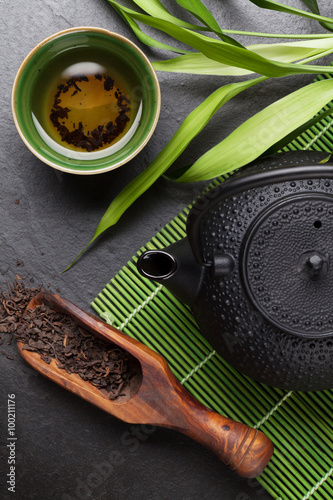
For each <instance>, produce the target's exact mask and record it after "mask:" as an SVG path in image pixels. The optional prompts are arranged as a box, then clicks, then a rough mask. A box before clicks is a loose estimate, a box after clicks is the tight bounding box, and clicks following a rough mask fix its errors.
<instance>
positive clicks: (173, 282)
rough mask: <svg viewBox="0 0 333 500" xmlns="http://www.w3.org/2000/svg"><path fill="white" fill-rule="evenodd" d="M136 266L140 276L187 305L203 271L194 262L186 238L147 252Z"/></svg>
mask: <svg viewBox="0 0 333 500" xmlns="http://www.w3.org/2000/svg"><path fill="white" fill-rule="evenodd" d="M137 267H138V270H139V272H140V273H141V274H142V275H143V276H145V277H146V278H149V279H151V280H153V281H156V282H157V283H160V284H162V285H164V286H165V287H166V288H167V289H168V290H169V291H170V292H171V293H172V294H173V295H175V297H176V298H177V299H178V300H180V301H181V302H184V303H185V304H188V305H191V304H192V302H193V301H194V300H195V297H196V295H197V293H198V291H199V289H200V285H201V281H202V277H203V273H204V270H205V268H204V267H203V266H201V265H200V264H198V263H197V262H196V260H195V258H194V255H193V252H192V249H191V247H190V244H189V242H188V239H187V238H184V239H182V240H180V241H178V242H177V243H173V244H172V245H170V246H169V247H166V248H165V249H163V250H147V251H146V252H144V253H143V254H142V255H141V256H140V257H139V259H138V262H137Z"/></svg>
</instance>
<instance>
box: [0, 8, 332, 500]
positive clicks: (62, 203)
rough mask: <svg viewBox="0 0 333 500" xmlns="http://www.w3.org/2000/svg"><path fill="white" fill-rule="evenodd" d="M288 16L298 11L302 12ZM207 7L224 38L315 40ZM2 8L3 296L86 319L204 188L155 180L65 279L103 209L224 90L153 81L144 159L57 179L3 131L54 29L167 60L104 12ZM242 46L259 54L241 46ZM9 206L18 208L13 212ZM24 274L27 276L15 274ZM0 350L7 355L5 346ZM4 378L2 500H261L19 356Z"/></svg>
mask: <svg viewBox="0 0 333 500" xmlns="http://www.w3.org/2000/svg"><path fill="white" fill-rule="evenodd" d="M285 3H288V4H289V5H293V6H295V7H302V3H301V2H300V1H299V0H289V1H288V2H285ZM167 4H168V5H170V6H171V9H172V11H173V12H174V13H176V14H177V13H178V14H179V13H180V12H181V9H180V8H179V7H178V6H177V5H176V4H175V2H172V1H169V2H167ZM319 4H320V6H321V9H322V13H323V14H326V15H328V16H332V15H333V8H332V4H331V1H330V0H324V1H323V0H322V1H320V2H319ZM206 5H207V6H209V7H210V8H211V10H212V12H213V13H214V15H215V16H216V18H217V19H218V21H219V22H220V25H221V26H222V27H224V28H225V29H228V28H229V29H232V28H233V29H246V30H250V31H262V32H265V31H270V32H284V33H292V32H295V33H296V32H299V33H310V32H324V30H323V29H322V28H321V26H319V25H318V24H317V23H316V22H315V21H310V20H307V19H303V18H299V17H295V16H288V15H285V14H282V13H272V12H269V11H266V10H261V9H259V8H258V7H256V6H255V5H253V4H251V3H250V2H249V1H248V0H224V1H220V0H206ZM0 8H1V11H0V19H1V34H2V37H1V66H0V68H1V94H0V99H1V101H0V104H1V108H0V109H1V114H0V117H1V121H0V127H1V129H0V131H1V132H0V137H1V158H0V162H1V163H0V168H1V176H0V183H1V184H0V185H1V196H0V220H1V231H0V241H1V250H0V285H1V287H2V288H6V281H7V280H8V281H9V282H12V281H13V280H14V278H15V276H16V274H19V275H20V277H21V278H22V279H23V280H25V281H29V280H30V279H31V278H34V280H35V284H39V283H43V284H44V286H46V287H48V288H49V289H50V290H52V291H55V290H58V291H59V292H60V294H61V295H62V296H63V297H66V298H67V299H69V300H71V301H73V302H75V303H76V304H78V305H79V306H81V307H83V308H85V309H88V310H89V308H90V303H91V301H92V300H93V299H94V297H95V296H96V295H97V294H98V293H99V292H100V291H101V289H102V288H103V287H104V285H105V284H106V283H107V282H108V281H109V279H110V278H111V277H112V276H114V275H115V274H116V273H117V271H118V270H119V269H120V268H121V267H122V266H123V265H124V264H125V263H126V262H127V261H128V259H130V258H131V256H132V255H133V254H134V253H135V252H136V250H137V249H138V248H140V246H142V245H143V244H144V243H146V242H147V241H148V240H149V239H150V238H151V237H152V236H153V235H154V234H155V233H156V232H157V231H158V230H159V229H160V228H161V227H163V226H164V225H165V224H166V223H167V222H168V221H169V220H170V219H171V218H173V217H174V216H175V215H176V214H177V213H178V212H179V211H180V210H181V209H182V208H183V207H184V206H185V205H187V204H188V203H190V202H191V201H192V200H193V199H194V198H195V197H196V196H197V195H198V194H199V193H200V192H201V190H202V188H203V187H204V186H205V183H196V184H190V185H176V184H173V183H171V182H169V181H167V180H165V179H160V180H159V181H157V182H156V183H155V185H154V186H153V187H152V188H151V189H150V190H149V191H148V192H147V193H145V194H144V195H143V196H142V197H141V199H139V200H138V201H137V202H136V203H135V204H134V206H132V207H131V208H130V209H129V210H128V211H127V213H126V214H125V215H124V216H123V217H122V219H121V220H120V222H119V223H118V224H117V226H116V227H114V228H112V229H110V230H109V231H107V233H105V234H104V235H103V236H102V237H100V238H99V240H98V242H97V243H96V244H94V245H93V246H92V247H91V248H90V249H89V250H88V251H87V252H86V253H85V254H84V255H83V256H82V258H81V259H80V260H79V261H78V263H77V264H76V265H75V266H74V267H73V268H72V269H71V270H70V271H68V272H67V273H65V274H61V271H62V270H63V269H64V268H65V267H66V266H67V265H68V264H69V263H70V262H71V261H72V259H73V258H74V257H75V256H76V254H77V253H78V252H79V251H80V250H81V249H82V248H83V247H84V246H85V245H86V244H87V243H88V241H89V240H90V238H91V237H92V235H93V233H94V230H95V228H96V226H97V224H98V222H99V220H100V218H101V216H102V215H103V213H104V211H105V210H106V208H107V207H108V205H109V203H110V202H111V200H112V199H113V198H114V197H115V196H116V194H117V193H118V192H119V191H120V190H121V188H122V187H123V186H125V185H126V184H127V183H128V182H129V181H130V180H131V179H132V178H134V177H135V176H136V175H137V174H138V173H139V172H141V171H142V170H143V169H144V168H145V167H146V166H147V165H148V164H149V163H150V162H151V161H152V160H153V159H154V158H155V157H156V155H157V154H158V153H159V152H160V150H161V149H162V147H163V146H164V145H165V144H167V142H168V141H169V140H170V139H171V137H172V135H173V134H174V133H175V131H176V130H177V128H178V126H179V124H180V123H181V122H182V121H183V119H184V118H185V117H186V115H187V114H188V113H189V112H190V111H191V110H192V109H194V107H195V106H197V105H198V104H199V103H200V102H202V100H203V99H204V98H205V97H207V96H208V95H209V94H210V93H211V92H212V91H213V90H214V89H216V88H217V87H218V86H220V85H223V84H226V83H229V82H230V81H231V80H232V79H231V78H228V77H206V76H192V75H179V74H178V75H173V74H167V73H159V74H158V77H159V81H160V85H161V92H162V108H161V116H160V120H159V123H158V125H157V128H156V131H155V133H154V135H153V137H152V139H151V140H150V142H149V144H148V146H147V147H146V148H145V149H144V150H143V151H142V152H141V153H140V154H139V155H138V156H137V157H136V158H135V159H133V160H132V161H131V162H130V163H129V164H127V165H125V166H122V167H121V168H119V169H117V170H115V171H113V172H110V173H107V174H102V175H96V176H89V177H84V176H83V177H80V176H74V175H70V174H63V173H59V172H57V171H55V170H53V169H52V168H51V167H49V166H47V165H44V164H43V163H42V162H41V161H40V160H38V159H37V158H35V157H34V156H33V155H32V153H30V151H29V150H28V149H27V148H26V147H25V146H24V144H23V142H22V141H21V139H20V138H19V136H18V134H17V132H16V129H15V126H14V123H13V120H12V116H11V109H10V96H11V87H12V83H13V80H14V77H15V74H16V72H17V70H18V68H19V65H20V64H21V62H22V60H23V58H24V57H25V56H26V55H27V53H28V52H29V51H30V50H31V49H32V48H33V47H34V46H35V45H36V44H37V43H39V42H40V41H41V40H43V39H44V38H46V37H47V36H49V35H51V34H53V33H55V32H57V31H59V30H62V29H66V28H70V27H73V26H97V27H103V28H106V29H110V30H112V31H116V32H119V33H121V34H123V35H125V36H127V37H128V38H130V39H131V40H132V41H134V42H136V43H138V45H139V46H140V47H141V48H142V49H143V50H144V52H145V53H146V54H147V56H148V57H149V58H150V59H151V60H158V59H161V58H163V57H166V55H165V54H164V53H162V52H159V51H157V50H154V49H150V48H148V47H146V46H143V45H142V44H140V42H138V40H137V39H136V37H135V35H134V34H133V33H132V32H131V30H130V29H129V28H128V26H127V25H126V24H125V23H124V22H123V21H122V20H121V19H120V17H119V16H118V15H117V14H116V13H115V12H114V11H113V9H112V8H111V7H110V5H109V4H108V3H107V1H106V0H80V1H78V0H72V1H70V2H69V1H68V0H57V1H55V0H43V1H42V0H29V1H27V0H16V1H15V2H8V1H5V0H0ZM162 38H163V37H162V36H161V37H160V39H162ZM240 41H242V43H244V44H249V43H255V39H250V38H247V39H244V38H242V39H241V38H240ZM272 41H273V40H272ZM258 42H260V39H258ZM167 57H168V56H167ZM312 79H313V77H312V76H300V77H288V78H284V79H275V80H270V81H269V82H265V83H264V84H261V86H256V87H254V88H252V89H250V90H247V91H246V92H244V93H242V94H240V95H239V96H237V97H236V98H234V99H233V100H232V101H230V102H229V103H227V104H226V105H225V106H224V107H223V108H222V109H221V110H220V111H219V112H218V113H217V114H216V116H215V117H214V118H213V119H212V120H211V122H210V123H209V124H208V125H207V126H206V128H205V129H204V130H203V131H202V132H201V133H200V135H199V136H198V137H197V138H196V139H195V140H194V141H193V143H192V144H191V146H190V147H189V148H188V149H187V150H186V151H185V152H184V153H183V154H182V156H181V157H180V158H179V160H178V161H177V162H176V165H178V166H181V165H184V164H187V163H190V162H192V161H194V160H195V159H196V158H198V157H199V156H200V155H202V154H203V153H204V152H205V151H206V150H208V149H209V148H210V147H212V146H214V145H215V144H216V143H217V142H219V141H220V140H222V139H223V138H224V137H226V136H227V135H228V133H230V132H231V131H232V130H234V129H235V128H236V127H237V126H238V125H239V124H241V123H242V122H243V121H244V120H245V119H246V118H248V117H250V116H251V115H253V114H254V113H256V112H257V111H259V110H260V109H262V108H263V107H264V106H266V105H268V104H270V103H271V102H273V101H275V100H276V99H278V98H280V97H283V96H284V95H286V94H287V93H288V92H290V91H292V90H296V89H297V88H299V87H301V86H303V85H304V84H306V83H308V82H310V81H312ZM235 80H236V79H233V81H235ZM240 147H242V145H241V144H240ZM221 161H223V158H221ZM17 199H19V200H20V202H19V204H16V203H14V202H15V200H17ZM20 261H21V262H23V263H24V266H22V265H21V266H19V265H18V263H19V262H20ZM7 351H8V352H11V353H13V354H16V350H15V346H12V347H10V348H9V347H8V348H7ZM0 373H1V390H0V415H1V417H0V425H1V427H0V443H1V455H0V498H1V499H7V498H12V497H13V498H17V499H20V500H21V499H24V500H25V499H29V500H30V499H31V500H51V499H52V500H53V499H55V500H65V499H70V498H74V499H77V498H78V499H81V498H82V499H86V498H87V499H94V500H139V499H140V500H141V499H142V500H149V499H150V500H162V499H163V500H164V499H168V500H169V499H179V500H194V499H195V500H196V499H201V498H205V499H209V500H210V499H223V500H252V499H259V500H260V499H261V500H268V499H269V498H271V497H270V495H268V494H267V493H266V492H265V491H264V490H263V489H262V488H260V486H259V484H258V483H257V482H256V481H255V480H252V481H247V480H242V479H240V478H238V477H237V476H236V475H234V474H233V473H231V472H230V471H229V470H227V469H226V468H225V467H224V466H223V465H222V464H221V463H220V462H219V461H218V459H217V458H215V457H214V456H212V455H211V454H210V453H209V452H208V451H206V450H205V449H203V448H202V447H201V446H199V445H198V444H196V443H194V442H193V441H191V440H190V439H187V438H185V437H184V436H182V435H179V434H177V433H175V432H172V431H168V430H165V429H157V430H155V431H154V432H151V431H152V430H151V429H150V428H144V429H142V428H141V427H140V426H129V425H128V424H125V423H123V422H120V421H119V420H117V419H115V418H113V417H112V416H109V415H107V414H105V413H103V412H102V411H101V410H99V409H97V408H94V407H92V406H91V405H89V404H88V403H86V402H84V401H83V400H80V399H79V398H77V397H75V396H73V395H71V394H70V393H68V392H67V391H65V390H64V389H62V388H60V387H58V386H56V385H55V384H53V383H52V382H50V381H48V380H46V379H45V378H43V377H42V376H41V375H39V374H37V373H36V372H35V371H33V370H32V369H31V368H29V367H28V366H27V365H26V364H25V363H24V361H23V360H21V359H20V358H19V356H18V355H16V357H15V360H14V361H10V360H8V359H7V358H5V357H4V356H0ZM10 393H15V394H16V404H17V436H18V442H17V463H18V465H17V486H16V493H15V494H9V493H8V491H7V489H6V484H5V482H6V480H7V478H6V474H7V472H8V466H7V463H6V460H7V450H6V447H5V446H6V443H5V438H6V415H7V413H6V408H7V394H10Z"/></svg>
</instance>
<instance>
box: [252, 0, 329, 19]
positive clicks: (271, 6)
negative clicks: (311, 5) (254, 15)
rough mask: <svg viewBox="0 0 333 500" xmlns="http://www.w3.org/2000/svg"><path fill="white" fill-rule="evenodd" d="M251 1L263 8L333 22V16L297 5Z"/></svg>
mask: <svg viewBox="0 0 333 500" xmlns="http://www.w3.org/2000/svg"><path fill="white" fill-rule="evenodd" d="M250 2H252V3H254V4H255V5H257V6H258V7H262V8H263V9H269V10H275V11H278V12H285V13H286V14H294V15H297V16H301V17H307V18H308V19H314V20H315V21H323V22H329V23H332V22H333V19H332V18H331V17H325V16H321V15H319V14H314V13H310V12H306V11H305V10H301V9H296V8H295V7H289V6H288V5H284V4H282V3H279V2H275V0H250Z"/></svg>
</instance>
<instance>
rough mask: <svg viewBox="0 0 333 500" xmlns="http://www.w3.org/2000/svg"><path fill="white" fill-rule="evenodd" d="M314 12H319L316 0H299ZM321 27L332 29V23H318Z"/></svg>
mask: <svg viewBox="0 0 333 500" xmlns="http://www.w3.org/2000/svg"><path fill="white" fill-rule="evenodd" d="M301 1H302V2H303V3H304V4H305V5H306V6H307V7H308V8H309V9H310V10H311V12H313V13H314V14H320V10H319V7H318V3H317V0H301ZM320 24H321V25H322V26H323V28H326V29H328V30H329V31H333V24H330V23H324V22H321V23H320Z"/></svg>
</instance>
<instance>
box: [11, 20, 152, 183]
mask: <svg viewBox="0 0 333 500" xmlns="http://www.w3.org/2000/svg"><path fill="white" fill-rule="evenodd" d="M78 31H89V32H94V33H100V34H103V35H107V36H109V37H111V38H117V39H119V40H120V41H122V42H123V43H124V44H125V45H126V44H127V45H130V46H131V47H132V48H133V49H134V50H135V51H136V52H137V53H138V55H139V56H141V58H142V59H143V60H144V62H145V64H146V65H147V68H148V70H149V71H150V73H151V76H152V78H153V81H154V84H155V91H156V111H155V117H154V121H153V123H152V124H151V126H150V129H149V131H148V133H147V134H146V136H145V138H144V140H143V141H142V142H141V143H140V144H139V145H138V146H137V148H136V149H135V150H134V151H132V153H131V154H129V155H128V156H126V157H125V158H123V159H122V160H119V161H117V162H115V163H112V164H111V165H107V166H105V167H103V168H100V169H87V170H79V169H74V168H67V167H64V166H62V165H58V164H57V163H56V162H54V161H51V160H49V159H47V158H45V157H44V156H43V155H42V154H41V153H39V152H38V151H37V150H36V149H35V148H34V146H33V145H32V144H30V142H29V140H28V139H27V138H26V136H25V134H24V132H23V130H22V128H21V125H20V122H19V119H18V117H17V113H16V108H17V106H16V104H15V97H16V91H17V86H18V82H19V80H20V78H21V75H22V73H23V71H24V69H25V67H26V65H27V63H28V61H29V60H30V59H31V58H32V57H33V56H34V55H35V54H36V53H37V52H38V51H39V49H40V48H41V47H43V46H44V45H45V44H47V43H48V42H50V41H51V40H53V39H55V38H58V37H59V36H62V35H66V34H68V33H75V32H78ZM11 108H12V115H13V119H14V123H15V126H16V129H17V131H18V133H19V135H20V137H21V139H22V141H23V142H24V144H25V145H26V146H27V148H28V149H29V150H30V151H31V152H32V153H33V154H34V155H35V156H36V157H37V158H39V159H40V160H41V161H42V162H44V163H45V164H47V165H49V166H51V167H53V168H55V169H56V170H60V171H62V172H67V173H71V174H77V175H96V174H102V173H105V172H109V171H111V170H114V169H116V168H118V167H120V166H121V165H124V164H125V163H128V162H129V161H130V160H132V159H133V158H134V157H135V156H136V155H137V154H138V153H139V152H140V151H141V150H142V149H143V148H144V147H145V145H146V144H147V143H148V141H149V140H150V138H151V136H152V135H153V133H154V131H155V128H156V125H157V123H158V119H159V115H160V111H161V90H160V85H159V81H158V78H157V75H156V72H155V70H154V68H153V66H152V64H151V62H150V61H149V59H148V57H147V56H146V55H145V53H144V52H143V51H142V50H141V49H140V48H139V47H138V46H137V45H136V44H135V43H133V42H132V41H131V40H129V39H128V38H126V37H125V36H123V35H120V34H119V33H116V32H114V31H110V30H107V29H105V28H100V27H94V26H76V27H73V28H68V29H65V30H61V31H57V32H56V33H53V34H52V35H50V36H48V37H47V38H45V39H44V40H42V41H41V42H39V43H38V44H37V45H36V46H35V47H34V48H33V49H32V50H30V52H29V53H28V54H27V55H26V57H25V58H24V60H23V61H22V63H21V65H20V67H19V69H18V70H17V73H16V75H15V79H14V82H13V86H12V93H11ZM105 158H106V159H107V157H105Z"/></svg>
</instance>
